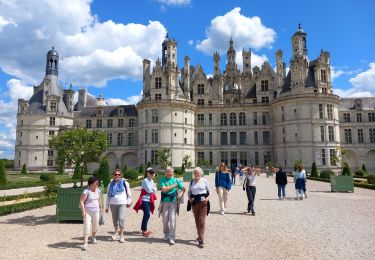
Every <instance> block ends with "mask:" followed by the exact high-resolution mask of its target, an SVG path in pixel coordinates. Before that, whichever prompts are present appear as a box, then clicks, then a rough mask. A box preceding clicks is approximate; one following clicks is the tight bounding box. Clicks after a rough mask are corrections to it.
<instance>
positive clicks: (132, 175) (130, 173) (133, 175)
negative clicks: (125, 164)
mask: <svg viewBox="0 0 375 260" xmlns="http://www.w3.org/2000/svg"><path fill="white" fill-rule="evenodd" d="M124 177H125V179H129V180H132V181H134V180H136V179H138V172H137V171H136V170H135V169H132V168H128V169H127V171H126V172H125V173H124Z"/></svg>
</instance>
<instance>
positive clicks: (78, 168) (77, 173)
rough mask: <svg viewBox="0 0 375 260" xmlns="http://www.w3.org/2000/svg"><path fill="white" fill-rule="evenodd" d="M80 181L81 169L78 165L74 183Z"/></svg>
mask: <svg viewBox="0 0 375 260" xmlns="http://www.w3.org/2000/svg"><path fill="white" fill-rule="evenodd" d="M79 179H81V167H80V166H79V164H76V166H75V167H74V172H73V176H72V180H73V181H74V183H76V182H77V181H78V180H79Z"/></svg>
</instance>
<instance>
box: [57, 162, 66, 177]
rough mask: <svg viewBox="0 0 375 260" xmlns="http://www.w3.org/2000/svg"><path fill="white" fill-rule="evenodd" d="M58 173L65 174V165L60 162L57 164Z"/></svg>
mask: <svg viewBox="0 0 375 260" xmlns="http://www.w3.org/2000/svg"><path fill="white" fill-rule="evenodd" d="M57 174H59V175H63V174H64V166H63V165H61V164H59V165H58V166H57Z"/></svg>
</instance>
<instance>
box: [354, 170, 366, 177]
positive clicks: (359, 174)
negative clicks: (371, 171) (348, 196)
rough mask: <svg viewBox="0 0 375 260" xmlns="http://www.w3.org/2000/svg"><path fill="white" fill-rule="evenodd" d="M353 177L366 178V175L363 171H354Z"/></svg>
mask: <svg viewBox="0 0 375 260" xmlns="http://www.w3.org/2000/svg"><path fill="white" fill-rule="evenodd" d="M355 176H358V177H364V176H366V173H365V172H364V171H363V170H356V171H355Z"/></svg>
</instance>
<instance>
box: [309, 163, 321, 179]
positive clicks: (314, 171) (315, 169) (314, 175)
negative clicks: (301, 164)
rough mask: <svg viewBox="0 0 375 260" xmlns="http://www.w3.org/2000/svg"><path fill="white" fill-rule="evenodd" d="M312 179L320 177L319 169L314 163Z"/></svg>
mask: <svg viewBox="0 0 375 260" xmlns="http://www.w3.org/2000/svg"><path fill="white" fill-rule="evenodd" d="M310 176H311V177H318V176H319V174H318V169H317V168H316V164H315V162H313V164H312V166H311V174H310Z"/></svg>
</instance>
